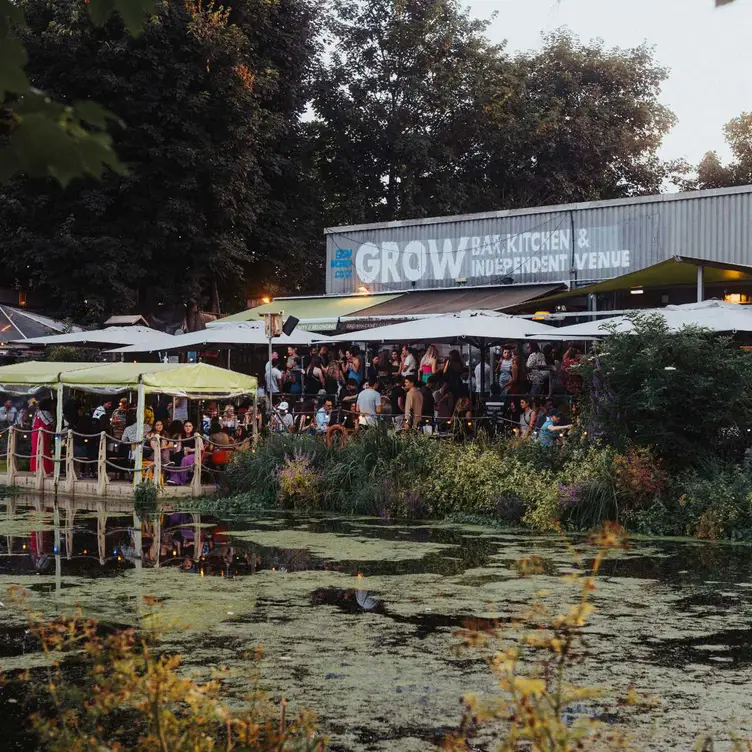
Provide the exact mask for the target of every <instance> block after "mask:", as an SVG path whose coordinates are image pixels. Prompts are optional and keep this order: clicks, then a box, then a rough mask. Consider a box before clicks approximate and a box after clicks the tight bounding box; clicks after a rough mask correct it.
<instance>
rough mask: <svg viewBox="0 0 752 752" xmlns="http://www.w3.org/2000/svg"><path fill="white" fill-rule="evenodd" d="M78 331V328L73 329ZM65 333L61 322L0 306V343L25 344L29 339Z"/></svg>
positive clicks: (18, 309)
mask: <svg viewBox="0 0 752 752" xmlns="http://www.w3.org/2000/svg"><path fill="white" fill-rule="evenodd" d="M75 329H76V330H77V331H80V329H79V328H78V327H75ZM63 331H65V324H64V323H63V322H62V321H55V319H51V318H48V317H47V316H41V315H39V314H36V313H31V312H29V311H25V310H23V309H21V308H13V307H12V306H5V305H3V306H0V342H2V343H6V342H13V341H15V342H21V343H23V344H26V340H28V339H29V338H30V337H43V336H46V335H48V334H58V333H59V332H63Z"/></svg>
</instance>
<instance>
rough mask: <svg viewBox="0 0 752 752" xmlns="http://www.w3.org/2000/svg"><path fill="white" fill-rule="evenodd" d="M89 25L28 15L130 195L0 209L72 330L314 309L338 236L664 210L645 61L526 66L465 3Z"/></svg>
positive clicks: (78, 0) (655, 93)
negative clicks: (192, 312)
mask: <svg viewBox="0 0 752 752" xmlns="http://www.w3.org/2000/svg"><path fill="white" fill-rule="evenodd" d="M3 1H4V0H0V2H3ZM95 2H97V3H101V2H104V0H95ZM148 2H150V0H118V2H117V3H115V5H117V7H118V8H119V7H120V5H125V6H129V5H131V4H135V6H136V7H143V5H144V3H148ZM86 6H87V4H86V3H85V2H84V0H61V1H60V2H56V3H48V2H46V0H22V1H21V2H20V6H19V7H20V8H21V9H22V10H23V11H24V14H25V17H26V26H25V28H23V29H20V30H19V31H18V39H19V41H20V43H21V44H22V45H23V46H24V48H25V50H26V52H27V53H28V64H27V67H26V73H25V74H24V75H27V76H28V81H29V82H30V85H33V86H35V87H37V88H38V89H40V90H42V91H44V92H47V93H49V94H50V95H51V96H52V97H53V101H56V102H58V103H59V106H60V107H63V108H73V109H74V110H75V112H84V113H85V112H87V108H89V109H91V112H92V113H94V114H92V115H90V117H91V118H92V119H93V120H94V119H96V115H97V113H99V120H98V121H97V123H94V124H92V125H87V123H86V122H83V124H82V128H83V130H84V132H86V133H92V134H96V133H100V135H101V138H103V139H111V147H112V149H113V151H112V155H113V158H114V154H117V158H118V160H119V162H118V165H119V164H122V165H123V166H124V167H125V168H127V174H126V173H125V172H124V171H120V173H118V171H117V170H109V169H106V170H104V171H103V172H102V171H101V170H100V171H97V170H93V171H91V172H93V173H94V174H100V173H101V175H100V177H101V179H100V180H98V181H97V180H94V179H91V178H83V179H82V178H79V179H75V180H73V181H72V182H70V183H69V184H67V185H66V182H67V181H66V180H62V181H58V182H56V181H54V180H52V179H50V178H45V177H42V176H43V175H45V174H49V172H50V171H49V170H47V172H45V170H44V169H39V170H36V171H35V170H26V171H25V172H26V173H27V174H26V175H25V176H22V177H19V178H16V179H15V180H14V181H13V182H11V183H10V184H9V185H8V186H7V187H4V188H0V234H1V237H2V238H3V239H2V241H0V242H2V251H3V259H4V261H5V263H6V271H7V272H9V274H10V277H11V279H12V280H14V281H15V282H16V283H17V284H19V285H20V286H22V287H29V286H33V287H35V288H36V289H38V290H40V291H43V292H45V293H46V294H47V296H48V298H49V299H50V300H51V301H52V306H51V308H52V309H53V310H54V312H56V313H59V314H62V315H68V316H72V317H75V318H77V319H82V320H83V319H87V318H88V319H101V317H102V316H103V315H105V314H106V313H109V312H112V311H119V312H124V311H128V310H138V311H139V312H141V313H148V312H153V311H154V310H155V309H156V308H157V307H159V306H160V305H172V304H177V303H180V302H182V301H184V300H185V299H186V298H191V297H192V298H194V299H196V300H198V301H199V302H200V304H201V305H202V306H207V305H209V304H210V303H211V302H212V301H214V302H215V305H216V303H218V302H219V301H220V300H221V301H222V308H223V309H228V308H233V307H240V306H241V304H242V301H244V299H245V297H246V296H248V295H253V294H254V293H256V294H261V292H262V291H263V292H268V291H269V290H270V289H272V290H278V289H284V290H287V291H290V292H294V291H301V290H307V291H308V290H316V289H320V286H321V284H322V275H321V268H322V265H323V256H324V242H323V235H322V231H323V228H324V227H325V226H329V225H334V224H344V223H356V222H357V223H359V222H368V221H381V220H393V219H405V218H408V217H422V216H431V215H442V214H452V213H459V212H472V211H485V210H494V209H505V208H516V207H522V206H537V205H543V204H554V203H564V202H570V201H580V200H597V199H609V198H619V197H623V196H630V195H636V194H644V193H653V192H657V191H659V190H660V187H661V184H662V181H663V180H664V179H665V177H666V176H667V175H668V174H669V172H670V170H671V165H668V164H665V163H663V162H661V160H660V159H659V158H658V156H657V149H658V146H659V144H660V142H661V139H662V137H663V135H664V134H665V133H666V132H667V131H668V129H669V128H670V127H671V124H672V122H673V115H672V114H671V113H670V112H669V111H668V110H667V109H666V108H665V107H664V106H662V105H661V104H660V101H659V95H660V86H661V83H662V81H663V80H664V78H665V75H666V72H665V70H664V69H663V68H661V66H659V65H658V64H657V63H656V62H655V60H654V57H653V53H652V51H651V50H650V49H649V48H647V47H639V48H636V49H631V50H621V49H608V48H606V47H604V45H603V44H602V43H599V42H593V43H588V44H585V43H582V42H580V41H579V40H578V39H577V38H575V37H573V36H572V35H570V34H568V33H556V34H554V35H552V36H550V37H549V38H547V39H546V40H545V43H544V45H543V47H542V49H541V50H539V51H537V52H531V53H526V54H519V55H512V54H509V53H508V52H506V51H505V49H504V46H503V45H494V44H491V43H490V42H489V40H488V39H487V38H486V36H485V32H486V28H487V23H486V22H485V21H482V20H478V19H475V18H473V17H472V16H471V15H470V13H469V11H467V10H466V9H465V8H463V6H462V5H461V4H460V2H459V1H458V0H398V2H396V3H395V2H394V0H370V1H368V2H366V0H332V1H331V2H329V3H327V4H326V5H324V4H323V3H321V2H320V0H277V1H276V2H274V3H269V2H266V1H265V0H233V1H232V2H231V3H229V4H228V5H227V6H226V9H225V8H223V7H220V6H219V5H213V4H211V3H209V4H207V3H204V2H196V3H193V2H188V3H186V2H185V1H184V0H160V2H158V3H156V5H155V11H154V13H153V14H152V15H151V16H149V17H148V18H147V20H146V21H145V23H144V24H143V28H142V29H141V32H140V34H139V35H138V36H135V37H134V36H133V35H132V34H130V33H129V31H128V29H127V27H126V25H125V24H124V23H123V20H122V19H121V18H120V17H119V16H108V17H107V18H101V19H97V20H98V21H99V25H95V24H93V23H92V21H91V19H90V18H89V15H88V14H87V11H86ZM121 12H122V11H121ZM126 20H127V19H126ZM92 103H97V104H98V105H101V107H102V108H104V109H100V108H98V107H94V105H93V104H92ZM103 112H107V113H113V116H112V117H110V116H109V115H104V114H102V113H103ZM9 138H10V137H9V136H8V134H7V133H5V134H3V132H2V131H1V130H0V146H2V143H3V140H5V142H6V143H7V142H8V139H9ZM103 143H104V142H103ZM107 143H108V144H109V142H107ZM108 148H109V146H108ZM53 151H54V149H53ZM118 165H116V164H114V163H113V165H112V166H113V167H118ZM71 170H72V172H71V174H77V173H75V170H73V166H71ZM53 174H54V173H53ZM58 177H59V176H58Z"/></svg>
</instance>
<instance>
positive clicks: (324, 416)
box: [316, 397, 334, 434]
mask: <svg viewBox="0 0 752 752" xmlns="http://www.w3.org/2000/svg"><path fill="white" fill-rule="evenodd" d="M333 407H334V403H333V402H332V399H331V397H325V398H324V402H323V404H322V405H321V407H320V408H319V409H318V410H317V411H316V433H320V434H325V433H326V432H327V429H328V428H329V424H330V423H331V420H332V408H333Z"/></svg>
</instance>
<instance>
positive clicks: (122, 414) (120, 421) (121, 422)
mask: <svg viewBox="0 0 752 752" xmlns="http://www.w3.org/2000/svg"><path fill="white" fill-rule="evenodd" d="M127 416H128V400H127V399H126V398H125V397H121V398H120V401H119V402H118V406H117V407H116V408H115V410H114V411H113V413H112V417H111V418H110V431H111V433H112V436H113V438H115V439H117V440H118V441H120V439H122V438H123V431H124V430H125V423H126V420H125V419H126V417H127Z"/></svg>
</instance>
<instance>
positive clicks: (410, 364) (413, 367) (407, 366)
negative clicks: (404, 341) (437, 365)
mask: <svg viewBox="0 0 752 752" xmlns="http://www.w3.org/2000/svg"><path fill="white" fill-rule="evenodd" d="M417 372H418V361H417V360H415V356H414V355H413V354H412V353H411V352H410V348H409V347H408V346H407V345H402V360H401V363H400V375H401V376H402V378H405V376H415V374H416V373H417Z"/></svg>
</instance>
